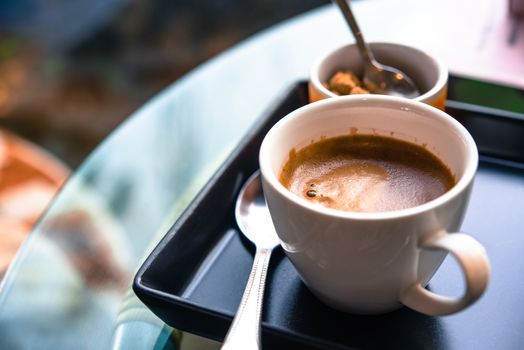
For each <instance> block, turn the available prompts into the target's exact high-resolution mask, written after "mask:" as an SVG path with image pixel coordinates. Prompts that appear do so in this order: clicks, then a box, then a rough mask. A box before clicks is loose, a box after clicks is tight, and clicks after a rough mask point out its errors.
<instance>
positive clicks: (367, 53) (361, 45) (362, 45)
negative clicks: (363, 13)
mask: <svg viewBox="0 0 524 350" xmlns="http://www.w3.org/2000/svg"><path fill="white" fill-rule="evenodd" d="M333 1H334V2H335V3H336V4H337V5H338V7H339V9H340V11H342V14H343V15H344V19H345V20H346V22H347V23H348V25H349V27H350V28H351V32H352V33H353V36H354V37H355V40H356V41H357V46H358V49H359V51H360V54H361V55H362V58H363V59H364V60H365V61H366V62H367V63H369V64H374V63H375V58H374V57H373V54H372V53H371V50H369V47H368V45H367V44H366V42H365V41H364V37H363V36H362V32H361V31H360V28H359V26H358V23H357V20H356V19H355V16H353V12H352V11H351V8H350V7H349V0H347V1H346V0H333Z"/></svg>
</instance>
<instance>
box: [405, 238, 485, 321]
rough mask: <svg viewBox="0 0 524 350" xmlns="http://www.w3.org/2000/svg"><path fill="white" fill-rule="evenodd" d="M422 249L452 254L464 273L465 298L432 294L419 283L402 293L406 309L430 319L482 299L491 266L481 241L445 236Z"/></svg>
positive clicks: (434, 239) (426, 244)
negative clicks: (427, 316) (428, 316)
mask: <svg viewBox="0 0 524 350" xmlns="http://www.w3.org/2000/svg"><path fill="white" fill-rule="evenodd" d="M420 248H422V249H428V250H444V251H447V252H450V253H451V254H452V255H453V256H454V257H455V259H456V260H457V262H458V263H459V265H460V267H461V268H462V271H463V272H464V280H465V283H466V291H465V293H464V295H463V296H461V297H457V298H454V297H447V296H442V295H438V294H436V293H433V292H430V291H429V290H427V289H425V288H424V287H423V286H422V285H421V284H420V283H419V282H417V283H414V284H412V285H410V286H409V287H408V288H406V289H405V290H404V291H403V292H402V293H401V297H400V300H401V301H402V303H403V304H404V305H406V306H407V307H409V308H411V309H413V310H416V311H419V312H421V313H424V314H426V315H430V316H443V315H449V314H452V313H455V312H458V311H460V310H462V309H464V308H466V307H467V306H469V305H471V304H472V303H473V302H475V301H476V300H477V299H478V298H479V297H480V296H481V295H482V293H483V292H484V290H485V289H486V286H487V284H488V280H489V273H490V265H489V261H488V257H487V255H486V250H485V249H484V247H483V246H482V245H481V244H480V243H479V242H478V241H477V240H475V239H474V238H473V237H471V236H469V235H467V234H465V233H452V234H448V233H445V232H444V233H443V234H440V235H437V236H432V237H429V238H428V239H426V240H423V241H421V242H420Z"/></svg>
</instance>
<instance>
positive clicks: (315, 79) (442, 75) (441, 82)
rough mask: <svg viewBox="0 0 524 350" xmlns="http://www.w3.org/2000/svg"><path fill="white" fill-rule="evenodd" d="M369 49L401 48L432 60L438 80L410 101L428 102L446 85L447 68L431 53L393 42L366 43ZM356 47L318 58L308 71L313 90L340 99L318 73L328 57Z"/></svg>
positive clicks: (353, 44) (347, 45)
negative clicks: (374, 47)
mask: <svg viewBox="0 0 524 350" xmlns="http://www.w3.org/2000/svg"><path fill="white" fill-rule="evenodd" d="M368 44H369V45H370V46H371V48H373V46H385V47H401V48H403V49H405V50H408V51H415V52H417V53H419V54H422V55H424V56H426V57H427V58H428V59H430V60H432V61H433V62H434V63H435V66H436V67H437V73H438V78H437V81H436V82H435V84H434V85H433V86H432V87H431V89H429V90H428V91H426V92H425V93H423V94H422V95H419V96H417V97H415V98H412V99H411V100H413V101H422V102H423V101H426V100H428V99H429V98H430V97H431V96H436V95H437V94H438V92H439V91H441V90H442V89H444V88H445V86H446V84H447V80H448V75H449V72H448V68H447V66H446V65H445V64H444V62H443V61H442V59H441V58H439V57H438V56H436V55H434V54H433V53H432V54H431V55H429V54H428V53H427V52H425V51H423V50H421V49H419V48H416V47H414V46H410V45H405V44H399V43H394V42H383V41H372V42H369V43H368ZM355 46H357V44H356V43H350V44H344V45H342V46H338V47H336V48H334V49H333V50H331V51H329V52H328V53H327V54H324V55H322V56H320V57H318V58H317V59H316V60H315V61H314V62H313V65H312V66H311V69H310V74H309V80H310V82H311V84H312V85H313V86H314V87H315V89H316V90H317V91H319V92H320V93H321V94H323V95H325V96H327V97H341V96H340V95H337V94H335V93H333V92H332V91H330V90H329V89H328V88H326V87H325V86H324V84H322V82H321V81H320V78H319V71H320V68H321V67H323V66H324V64H325V62H326V60H327V58H328V57H330V56H332V55H335V54H337V53H339V52H342V51H344V50H346V49H348V48H350V47H355Z"/></svg>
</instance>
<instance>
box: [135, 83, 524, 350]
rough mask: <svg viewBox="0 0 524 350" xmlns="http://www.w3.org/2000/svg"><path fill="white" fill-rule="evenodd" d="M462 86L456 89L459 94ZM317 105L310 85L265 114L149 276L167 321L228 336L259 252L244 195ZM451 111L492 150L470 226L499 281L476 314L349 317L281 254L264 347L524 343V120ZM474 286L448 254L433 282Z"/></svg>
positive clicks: (467, 107)
mask: <svg viewBox="0 0 524 350" xmlns="http://www.w3.org/2000/svg"><path fill="white" fill-rule="evenodd" d="M454 81H456V79H455V78H454V79H453V80H451V81H450V82H451V83H453V82H454ZM453 87H454V85H453V84H450V97H453V93H454V90H453ZM517 91H518V90H517ZM519 93H522V92H521V91H520V92H519ZM522 96H524V95H522ZM306 101H307V89H306V84H305V83H303V82H302V83H299V84H297V85H296V86H293V88H292V89H291V91H290V92H289V93H288V94H287V95H286V96H285V97H284V98H283V99H282V100H281V101H278V103H277V104H276V105H275V108H274V109H273V110H272V111H271V112H270V113H268V114H267V116H266V117H265V118H261V119H260V120H259V122H258V124H257V125H255V127H254V128H253V129H252V131H251V133H250V134H249V135H247V136H246V138H245V139H244V140H243V142H242V143H241V144H240V145H239V147H238V148H237V149H236V150H235V151H234V152H233V153H232V155H231V156H230V157H229V158H228V159H227V161H226V162H225V164H224V165H223V166H222V167H221V168H220V169H219V171H218V172H217V173H216V174H215V175H214V176H213V177H212V178H211V180H210V181H209V182H208V183H207V185H206V186H205V187H204V188H203V190H202V191H201V192H200V193H199V195H198V196H197V197H196V198H195V200H194V201H193V202H192V203H191V204H190V205H189V207H188V208H187V209H186V211H185V212H184V213H183V214H182V215H181V217H180V218H179V219H178V221H177V222H176V223H175V224H174V225H173V227H172V228H171V229H170V230H169V232H168V233H167V235H166V236H165V237H164V239H163V240H162V241H161V242H160V243H159V245H158V246H157V247H156V248H155V249H154V251H153V252H152V254H151V255H150V256H149V257H148V258H147V260H146V261H145V262H144V264H143V265H142V267H141V268H140V270H139V271H138V273H137V275H136V277H135V280H134V284H133V289H134V291H135V293H136V294H137V296H138V297H139V298H140V299H141V300H142V301H143V302H144V303H145V304H146V305H147V306H148V307H149V308H150V309H151V310H152V311H153V312H154V313H155V314H156V315H158V316H159V317H160V318H161V319H162V320H164V321H165V322H166V323H167V324H169V325H171V326H173V327H175V328H178V329H181V330H184V331H188V332H191V333H194V334H198V335H201V336H204V337H208V338H212V339H215V340H222V339H223V338H224V336H225V334H226V332H227V330H228V328H229V325H230V323H231V321H232V318H233V316H234V313H235V311H236V309H237V307H238V303H239V302H240V298H241V295H242V292H243V289H244V287H245V284H246V281H247V277H248V275H249V271H250V269H251V264H252V261H253V253H254V250H253V247H252V246H251V245H250V244H249V243H248V242H247V241H246V240H245V239H244V238H242V235H241V234H240V232H238V228H237V226H236V224H235V221H234V216H233V211H234V210H233V206H234V201H235V198H236V195H237V193H238V190H239V188H240V186H241V185H242V183H243V182H244V181H245V180H246V179H247V177H248V176H249V175H250V174H251V173H253V172H254V171H255V170H256V169H257V167H258V164H257V161H258V156H257V155H258V150H259V146H260V143H261V141H262V138H263V136H264V135H265V133H266V132H267V130H268V129H269V128H270V127H271V125H273V124H274V123H275V122H276V121H277V120H278V119H280V118H281V117H283V116H284V115H286V114H287V113H288V112H290V111H292V110H294V109H296V108H297V107H300V106H302V105H304V104H305V103H306ZM448 106H449V113H450V114H451V115H453V116H455V117H456V118H457V119H458V120H459V121H460V122H462V123H463V124H464V125H466V127H467V128H468V129H469V130H470V131H471V133H472V134H473V136H474V138H475V139H476V141H477V143H478V146H479V149H480V151H481V155H484V156H483V157H481V164H480V167H479V171H478V175H477V178H476V183H475V187H474V191H473V194H472V198H471V204H470V207H469V210H468V212H467V215H466V218H465V221H464V224H463V226H462V227H463V231H464V232H468V233H470V234H472V235H473V236H475V237H476V238H477V239H478V240H479V241H480V242H481V243H482V244H483V245H484V246H485V247H486V249H487V251H488V255H489V256H490V259H491V264H492V277H491V281H490V285H489V287H488V290H487V291H486V294H485V295H484V296H483V297H482V298H481V299H480V300H479V301H478V302H477V303H476V304H474V305H473V306H471V307H469V308H468V309H467V310H465V311H463V312H461V313H459V314H456V315H452V316H447V317H440V318H439V317H430V316H425V315H422V314H419V313H417V312H415V311H412V310H410V309H408V308H402V309H400V310H397V311H395V312H391V313H388V314H385V315H381V316H356V315H350V314H345V313H341V312H337V311H335V310H333V309H330V308H329V307H327V306H325V305H323V304H322V303H321V302H320V301H318V300H317V299H316V298H315V297H314V296H313V295H312V294H311V293H310V292H309V290H308V289H307V288H306V287H305V285H304V284H303V283H302V282H301V280H300V278H299V277H298V275H297V273H296V271H295V269H294V268H293V266H292V265H291V263H290V262H289V261H288V259H287V258H286V257H285V255H284V254H283V252H282V251H281V249H277V251H276V252H275V253H274V255H273V257H272V259H271V263H270V268H269V275H268V280H267V284H266V295H265V302H264V314H263V317H262V344H263V347H264V348H267V349H274V348H285V349H292V348H297V349H305V348H324V349H325V348H329V349H349V348H380V349H382V348H388V349H389V348H399V349H410V348H427V349H523V348H524V312H523V311H524V283H523V282H522V276H523V275H524V229H523V223H524V220H523V217H524V166H523V164H524V152H523V150H524V118H523V115H522V114H519V113H514V112H513V113H512V112H505V111H501V110H494V109H488V108H482V107H479V106H476V105H471V104H465V103H462V102H455V101H451V100H450V101H448ZM486 156H487V157H486ZM462 284H463V282H462V277H461V276H460V272H459V269H458V268H457V267H456V266H455V262H454V260H453V259H450V258H447V259H446V260H445V262H444V264H443V265H442V266H441V268H440V270H439V272H438V273H437V275H435V277H434V278H433V279H432V280H431V282H430V286H429V288H430V289H432V290H434V291H436V292H438V293H444V294H448V295H458V294H459V293H461V291H462Z"/></svg>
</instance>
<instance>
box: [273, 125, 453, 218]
mask: <svg viewBox="0 0 524 350" xmlns="http://www.w3.org/2000/svg"><path fill="white" fill-rule="evenodd" d="M279 180H280V182H281V183H282V184H283V185H284V186H285V187H286V188H287V189H288V190H290V191H291V192H293V193H295V194H296V195H297V196H300V197H301V198H303V199H305V200H307V201H309V202H311V203H317V204H319V205H323V206H325V207H329V208H333V209H338V210H347V211H360V212H383V211H391V210H400V209H405V208H410V207H415V206H417V205H421V204H424V203H426V202H429V201H431V200H433V199H435V198H437V197H439V196H440V195H442V194H444V193H446V192H447V191H448V190H449V189H451V188H452V187H453V185H454V184H455V179H454V177H453V175H452V174H451V171H450V170H449V168H448V167H447V166H446V165H445V164H444V163H443V162H442V161H441V160H440V159H439V158H438V157H436V156H435V155H434V154H432V153H431V152H430V151H428V150H427V149H425V148H424V147H423V146H419V145H416V144H414V143H411V142H406V141H401V140H397V139H395V138H393V137H388V136H380V135H360V134H356V133H351V134H349V135H345V136H338V137H333V138H329V139H321V140H319V141H317V142H314V143H312V144H310V145H307V146H306V147H304V148H302V149H300V150H298V151H297V150H296V149H294V148H293V149H292V150H291V151H290V152H289V157H288V160H287V162H286V163H285V164H284V166H283V168H282V170H281V172H280V176H279Z"/></svg>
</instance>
